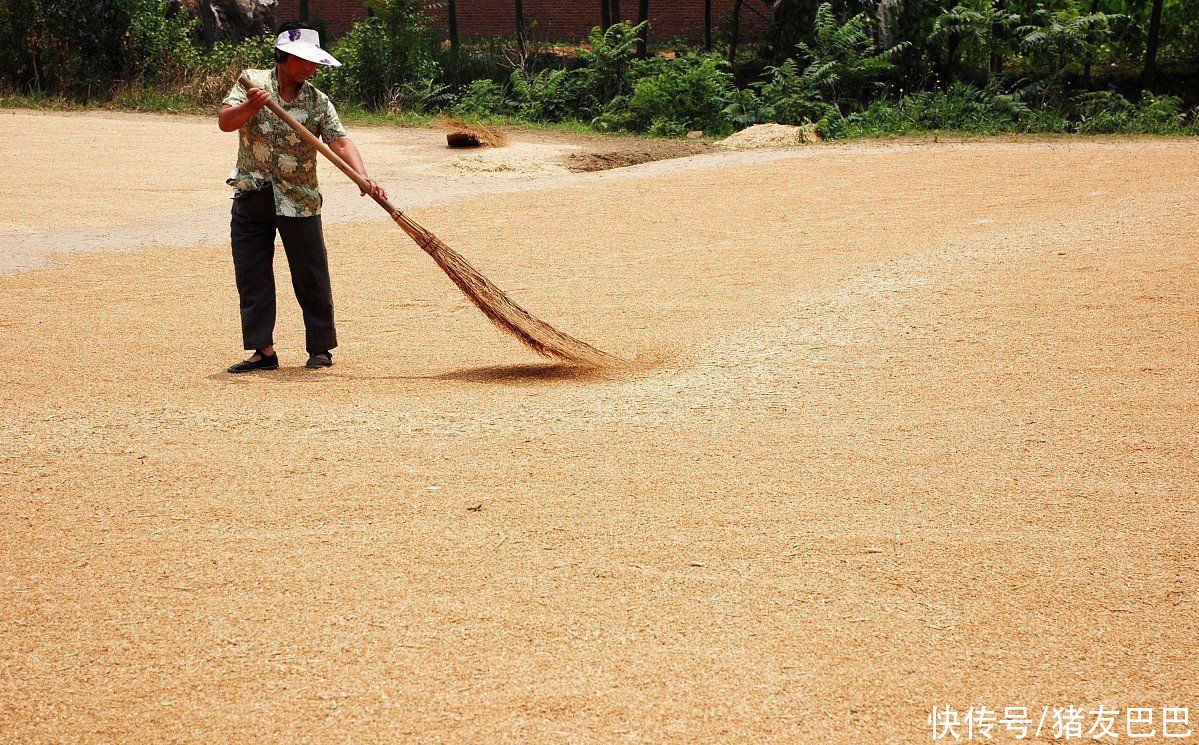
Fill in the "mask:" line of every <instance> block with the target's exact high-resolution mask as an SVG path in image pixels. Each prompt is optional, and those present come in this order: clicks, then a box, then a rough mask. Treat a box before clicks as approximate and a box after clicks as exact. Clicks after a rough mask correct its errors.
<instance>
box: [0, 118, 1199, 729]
mask: <svg viewBox="0 0 1199 745" xmlns="http://www.w3.org/2000/svg"><path fill="white" fill-rule="evenodd" d="M92 116H93V115H78V116H76V115H72V116H45V117H16V116H9V115H3V116H0V132H3V133H4V134H7V135H8V136H9V139H10V140H14V141H15V140H17V139H18V138H20V137H29V138H32V140H33V141H38V142H63V143H66V144H65V145H64V147H67V148H68V149H71V156H70V158H68V157H67V156H66V155H56V154H54V153H52V152H47V153H46V154H45V156H43V155H42V154H41V151H35V150H32V149H30V150H19V151H18V152H16V153H9V154H8V155H6V157H5V161H4V165H5V168H4V169H3V170H2V171H0V197H2V198H3V199H4V200H6V203H9V204H11V205H13V207H14V209H12V210H11V211H10V212H9V213H8V214H7V215H6V217H5V220H6V222H5V223H4V224H3V225H2V226H0V230H2V231H3V234H4V236H5V246H6V247H5V248H4V249H3V251H6V252H12V253H14V254H16V253H20V254H21V256H24V257H25V258H26V259H28V261H25V259H23V260H22V261H23V262H24V263H21V264H20V266H21V267H24V268H23V269H22V270H21V271H11V272H7V273H3V274H0V324H2V325H3V329H4V334H5V341H6V342H7V344H6V358H5V364H4V365H3V366H0V409H2V410H3V413H4V416H3V418H2V419H0V490H2V493H3V494H4V495H5V497H4V498H3V499H0V524H2V525H4V526H5V528H4V529H3V530H0V584H2V585H3V587H4V588H5V591H4V593H2V594H0V733H3V734H2V735H0V738H7V739H10V740H12V741H14V742H59V741H114V740H115V741H155V742H157V741H213V740H219V741H233V742H262V741H281V740H286V741H292V740H310V741H330V740H352V741H365V742H373V741H426V740H443V741H452V742H479V743H497V742H548V741H555V740H571V741H584V742H608V741H618V740H619V741H641V742H745V743H750V742H754V743H756V742H834V743H841V742H843V743H862V742H883V741H891V742H923V741H927V740H928V739H929V733H928V730H927V724H926V720H927V716H928V713H929V710H930V709H931V707H933V706H937V705H946V704H948V705H951V706H954V707H955V708H957V709H961V710H964V709H965V708H966V707H967V706H970V705H979V704H985V705H987V706H988V707H990V708H991V709H992V710H994V709H997V708H998V709H999V710H1002V707H1005V706H1027V707H1030V709H1032V710H1033V711H1035V712H1038V713H1039V712H1040V707H1041V706H1050V707H1066V706H1090V707H1094V706H1096V705H1098V704H1099V703H1101V702H1102V703H1104V704H1105V705H1106V706H1108V707H1120V708H1121V709H1123V708H1125V707H1140V706H1144V707H1157V709H1156V710H1157V712H1158V713H1159V716H1160V711H1161V707H1162V706H1187V705H1190V706H1191V708H1192V710H1193V709H1194V706H1195V704H1196V702H1195V700H1194V695H1195V686H1194V675H1193V671H1194V664H1193V662H1194V658H1195V654H1196V652H1197V651H1199V650H1197V649H1196V642H1195V639H1196V638H1199V620H1197V619H1199V613H1196V604H1197V603H1199V569H1197V564H1196V562H1195V561H1194V557H1195V552H1196V549H1197V548H1199V546H1197V545H1196V540H1195V536H1196V535H1197V534H1199V531H1197V530H1196V529H1197V528H1199V522H1197V520H1199V518H1197V517H1196V515H1197V514H1199V505H1197V504H1196V494H1195V490H1194V483H1193V481H1194V480H1193V478H1192V474H1194V473H1195V471H1196V467H1197V466H1199V463H1197V462H1196V453H1197V451H1199V447H1197V446H1199V443H1197V442H1196V438H1195V432H1196V431H1199V399H1197V398H1196V395H1195V391H1196V385H1197V383H1199V354H1197V352H1196V350H1197V349H1199V338H1197V332H1196V329H1197V328H1199V300H1197V299H1199V273H1197V272H1196V271H1195V267H1196V264H1197V262H1199V255H1197V251H1199V211H1197V210H1199V207H1197V206H1196V202H1195V199H1194V186H1195V184H1196V183H1197V181H1199V145H1197V144H1196V143H1195V142H1194V141H1191V140H1155V139H1137V140H1111V141H1108V140H1069V141H1047V142H1028V141H1021V140H1016V141H1005V142H997V141H978V142H966V143H956V144H946V143H939V144H932V143H898V144H896V143H890V144H884V145H870V144H856V145H853V146H841V145H835V144H833V145H824V146H821V147H819V148H801V149H791V150H778V151H775V150H769V149H767V150H754V151H748V152H744V153H741V152H734V153H724V152H721V153H709V154H701V155H697V156H695V157H691V158H682V159H677V160H669V161H660V162H655V163H646V164H643V165H640V166H637V167H635V168H623V169H616V170H604V171H600V172H596V173H582V174H562V173H559V174H557V176H556V178H555V179H553V180H550V179H545V180H537V179H525V180H521V181H513V180H510V179H506V178H497V177H495V176H494V175H492V174H487V173H476V174H473V175H472V176H471V178H470V179H458V178H453V179H451V178H447V175H446V173H447V172H445V171H439V170H437V169H438V168H440V167H441V166H443V165H444V164H446V163H447V162H448V161H449V160H450V159H451V158H454V157H457V154H455V153H453V152H452V151H449V150H447V149H446V147H445V139H444V133H443V132H441V131H438V130H404V131H394V130H377V131H364V133H363V137H362V140H361V142H362V146H363V149H364V151H365V155H366V157H367V158H368V159H369V160H370V162H371V163H372V164H376V163H377V164H378V167H375V168H372V171H373V172H374V174H375V175H378V174H380V173H383V174H387V176H386V177H385V178H386V179H387V184H388V187H389V191H390V192H391V193H392V194H393V195H394V196H395V201H396V202H397V204H399V205H401V206H405V207H408V206H410V210H409V211H410V213H411V214H412V216H413V218H414V219H416V220H417V221H419V222H420V223H421V224H422V225H425V226H427V227H428V228H429V229H430V230H433V231H434V232H435V233H437V235H438V236H440V237H441V238H442V239H443V240H445V241H446V243H447V244H449V245H451V246H453V247H455V249H457V250H460V251H461V252H462V253H463V255H464V256H466V257H467V258H468V259H469V260H470V261H471V263H472V264H473V265H474V266H476V267H477V268H478V269H479V270H480V271H481V272H483V273H484V274H486V275H487V276H488V277H489V278H490V279H492V280H494V281H495V282H496V283H497V285H499V286H500V287H502V288H503V289H504V290H505V291H507V292H508V293H510V294H511V296H512V297H513V299H514V300H516V301H517V302H520V303H521V304H522V305H524V306H525V307H527V308H528V309H529V310H530V311H531V312H533V313H535V314H537V315H538V316H539V317H541V318H544V319H545V320H546V321H547V322H549V323H552V324H553V325H554V326H555V327H557V328H561V329H568V330H570V331H571V332H572V333H578V334H579V335H580V336H581V338H583V339H584V340H585V341H587V342H588V343H592V344H594V345H596V346H597V347H599V348H601V349H604V350H606V351H610V352H612V353H614V354H617V355H619V356H621V357H624V358H630V359H631V358H636V357H638V356H642V355H649V356H656V359H657V360H658V361H659V364H657V365H656V366H653V367H648V368H645V367H642V368H638V369H623V370H615V371H601V372H599V373H596V372H595V371H581V370H578V369H575V368H571V367H564V366H559V365H555V364H552V363H547V362H545V361H543V360H540V359H538V358H537V357H536V355H534V354H532V353H531V352H529V351H528V350H526V349H524V348H523V347H522V346H521V345H520V344H519V343H517V342H515V341H513V340H511V339H509V338H508V337H507V336H505V335H504V334H501V333H499V332H498V331H497V330H496V329H495V328H493V327H492V326H491V324H489V323H488V322H487V321H486V319H485V318H483V317H482V315H481V314H479V313H478V312H477V311H476V309H475V308H474V307H473V306H471V305H470V303H469V302H468V301H467V300H466V299H465V298H464V297H463V296H462V295H461V293H460V292H459V291H458V289H457V288H456V287H454V286H453V284H452V283H451V282H449V281H448V280H447V278H446V276H445V275H444V274H443V273H442V272H441V271H440V270H439V269H438V268H437V267H436V266H435V265H434V264H433V262H431V261H430V260H429V258H428V257H427V256H426V255H425V254H424V253H423V252H421V251H420V250H419V249H418V248H416V247H415V246H412V245H406V244H405V239H403V236H400V239H399V240H397V235H396V233H397V229H396V227H395V225H394V224H393V223H392V222H391V221H390V220H388V219H387V217H386V216H385V215H382V214H381V213H380V214H378V215H376V214H375V213H379V210H378V208H377V207H375V206H374V205H373V204H369V203H368V204H367V205H366V206H367V207H369V208H370V209H369V210H364V211H362V212H355V211H354V210H358V209H360V207H359V206H358V205H359V202H357V201H355V200H357V189H356V187H353V186H352V185H349V186H348V187H346V190H344V191H336V190H337V189H340V188H342V187H341V186H338V185H336V183H335V181H334V178H335V176H336V173H332V174H330V173H329V172H327V171H322V179H323V183H324V184H326V185H327V187H328V189H329V191H330V192H331V194H332V195H333V196H332V197H331V198H330V199H328V200H327V202H326V210H325V214H326V218H327V226H326V231H327V242H328V245H329V256H330V262H331V264H332V265H333V276H334V277H335V283H334V295H335V297H336V300H337V313H338V323H339V335H340V337H341V339H340V341H341V347H339V351H338V360H337V366H336V367H334V368H332V369H330V370H326V371H323V373H327V374H321V375H320V376H319V377H314V373H313V371H309V370H305V369H304V368H303V361H304V352H303V330H302V328H303V327H302V323H301V319H300V317H299V312H298V310H296V309H294V307H293V306H291V305H290V304H282V303H281V304H280V315H279V323H278V326H277V334H276V339H275V341H276V347H277V349H278V352H279V355H280V360H281V364H282V367H281V368H280V369H279V370H277V371H273V372H270V373H252V374H248V375H244V376H230V375H227V374H225V373H224V372H223V370H224V364H225V363H226V362H227V358H228V356H229V353H230V352H236V350H237V347H238V345H239V343H240V337H239V336H238V322H237V303H236V299H235V298H236V296H235V295H234V293H233V284H232V283H233V277H232V271H231V269H230V267H229V256H228V253H229V247H228V245H227V244H226V243H225V242H224V238H223V236H222V232H223V231H224V230H227V220H228V201H227V200H228V195H227V194H226V193H225V191H224V186H223V183H222V182H221V179H223V177H224V175H225V172H226V171H227V169H228V166H229V159H230V157H231V156H230V153H229V149H228V143H227V141H223V140H220V139H219V138H217V137H216V136H212V137H211V138H210V137H209V135H207V134H205V132H206V130H203V131H202V130H200V129H199V127H198V126H197V125H196V124H195V123H194V122H193V121H192V120H190V119H186V118H159V117H144V118H139V117H132V116H131V115H123V116H122V117H119V118H110V117H107V115H100V116H98V117H95V118H92ZM96 122H110V123H113V124H115V125H116V126H117V127H119V128H120V132H113V131H108V132H105V131H104V128H103V127H100V128H99V129H93V125H94V124H95V123H96ZM89 137H90V138H92V139H91V140H90V142H91V143H92V146H91V147H90V148H84V147H83V145H82V144H80V145H79V146H78V147H76V146H75V145H72V144H71V143H72V142H74V141H75V140H73V139H72V138H76V139H78V140H80V141H82V140H85V139H86V138H89ZM555 137H558V136H557V135H555ZM108 138H119V139H120V140H121V141H123V142H124V143H125V146H126V147H128V148H129V149H131V150H133V151H135V152H144V153H150V152H154V148H155V146H156V145H157V144H161V143H167V144H166V145H165V147H167V148H168V149H170V148H171V147H173V146H170V145H169V143H172V142H176V141H181V140H187V139H188V138H191V142H192V146H191V151H190V152H188V153H176V154H177V155H178V157H179V158H180V165H179V166H178V169H177V170H176V169H174V168H173V167H172V166H170V165H166V164H162V163H161V162H160V161H159V160H158V159H157V158H156V159H154V163H150V162H149V161H148V160H143V161H139V163H140V164H141V166H145V167H141V166H139V167H133V166H126V165H123V164H122V159H121V156H120V155H119V154H118V152H117V151H116V150H115V149H114V148H113V147H111V146H110V145H111V144H112V142H113V141H114V140H113V139H108ZM513 140H514V141H513V144H512V145H511V146H510V147H509V148H505V149H502V150H494V151H493V150H485V151H482V152H480V153H478V154H479V155H483V154H484V153H486V154H489V155H490V154H492V153H501V152H508V151H512V152H517V153H520V152H522V145H529V144H535V145H542V146H550V147H552V148H556V149H557V150H558V152H557V153H555V154H554V155H553V156H551V157H560V156H561V155H562V153H563V152H564V151H565V150H566V145H567V143H564V142H563V141H561V140H560V139H555V140H554V141H553V142H550V141H549V140H548V139H547V140H545V141H540V142H538V143H528V142H521V141H520V140H518V139H516V138H513ZM592 144H593V143H592V142H586V143H583V142H582V141H581V144H580V145H579V147H584V146H586V147H591V146H592ZM171 152H172V153H174V151H173V150H172V151H171ZM523 152H525V153H526V154H527V155H531V154H532V153H531V152H530V151H529V150H528V149H524V150H523ZM545 155H547V153H545V152H544V151H543V152H542V156H545ZM542 156H539V157H542ZM43 157H45V159H46V163H47V165H46V166H45V168H46V169H49V168H51V167H53V168H54V169H56V170H57V171H58V175H57V178H58V181H57V182H55V181H54V180H53V179H51V178H49V177H48V176H47V175H46V173H45V172H44V171H39V170H38V169H39V168H41V166H39V162H40V161H39V159H41V158H43ZM72 159H74V160H73V161H72ZM151 165H153V166H154V167H149V166H151ZM322 167H323V166H322ZM450 172H453V170H452V169H451V170H450ZM96 174H105V178H104V179H100V180H99V181H97V179H96ZM214 181H215V182H216V184H215V185H212V182H214ZM56 183H57V186H56V185H55V184H56ZM89 183H94V187H95V188H94V189H93V190H91V191H89V190H88V189H86V188H82V187H83V186H86V185H87V184H89ZM68 185H70V188H67V186H68ZM172 185H175V186H176V188H178V189H179V190H178V191H176V192H170V191H169V189H171V188H172ZM75 186H79V187H80V188H75ZM172 194H174V196H172ZM137 195H145V200H144V201H145V205H146V206H147V207H148V208H150V209H152V211H153V212H154V214H153V215H146V214H142V213H141V212H138V211H136V210H133V209H132V208H131V207H129V206H128V205H129V203H130V201H135V197H136V196H137ZM430 195H432V196H430ZM101 197H102V198H104V199H105V200H107V201H106V203H107V204H109V205H110V209H105V208H103V207H102V206H100V207H97V206H95V205H93V204H92V203H93V202H94V201H95V200H97V199H100V198H101ZM408 198H410V199H411V200H412V201H411V203H409V202H407V201H406V199H408ZM422 200H427V201H422ZM363 209H364V208H363ZM60 216H65V217H60ZM126 216H127V217H128V220H129V222H128V223H127V224H122V223H121V221H120V219H118V218H122V219H123V218H124V217H126ZM351 218H352V219H351ZM59 220H68V221H69V223H70V226H69V230H68V229H67V226H66V225H62V224H59ZM222 223H223V224H222ZM205 225H210V226H212V228H211V233H210V234H206V233H202V232H185V231H187V230H192V231H198V230H200V229H201V228H203V226H205ZM146 226H151V227H153V226H173V227H170V230H167V229H166V228H163V230H162V231H161V232H157V231H156V232H145V231H147V230H149V228H147V227H146ZM171 231H174V232H171ZM71 236H74V237H71ZM131 242H132V245H131ZM116 246H120V247H122V248H123V249H124V250H123V251H121V252H115V251H113V250H111V248H112V247H116ZM106 247H107V248H106ZM51 248H53V249H54V251H57V253H51V252H50V250H51ZM83 249H87V250H86V251H85V250H83ZM34 258H39V259H40V260H41V263H40V264H38V263H35V262H34V261H33V259H34ZM277 261H279V262H280V266H279V271H278V277H279V287H278V292H279V293H280V295H281V296H286V295H287V294H289V293H290V292H291V287H290V284H289V282H288V279H287V276H288V275H287V272H286V270H284V269H283V266H282V262H283V259H282V257H281V256H280V257H279V258H277ZM13 266H16V265H15V264H14V265H13Z"/></svg>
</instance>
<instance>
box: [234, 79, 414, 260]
mask: <svg viewBox="0 0 1199 745" xmlns="http://www.w3.org/2000/svg"><path fill="white" fill-rule="evenodd" d="M237 82H239V83H241V85H242V87H243V88H245V89H246V90H247V91H248V90H249V89H250V88H251V87H256V86H254V84H253V83H251V82H250V80H249V79H248V78H247V77H246V76H245V75H242V76H241V77H240V78H238V79H237ZM268 93H269V91H268ZM266 105H267V108H269V109H270V110H271V111H273V112H275V116H277V117H279V118H280V119H282V120H283V121H284V122H286V123H287V126H289V127H291V128H292V129H294V130H295V132H296V134H298V135H299V136H300V137H301V138H303V140H304V141H305V142H307V143H308V144H309V145H312V147H314V148H316V150H317V152H319V153H320V154H321V155H323V156H325V157H326V158H328V159H329V160H330V162H332V163H333V165H335V166H337V167H338V169H340V170H341V172H342V173H344V174H345V175H347V176H349V177H350V180H351V181H353V182H354V183H355V184H358V188H359V189H361V190H362V191H364V192H366V193H367V194H370V195H371V199H373V200H375V201H376V202H378V203H379V206H380V207H382V208H383V209H385V210H387V214H389V215H391V219H393V220H395V221H396V222H397V223H399V225H400V227H401V228H403V229H404V232H405V233H407V234H408V235H409V236H410V237H411V238H412V240H414V241H416V243H417V245H419V246H420V247H421V248H422V249H424V250H425V252H427V253H432V251H433V247H432V241H434V240H436V238H434V236H433V234H432V233H430V232H429V231H427V230H425V229H424V228H422V227H421V226H420V225H417V224H416V223H415V222H413V221H412V219H411V218H409V217H408V216H407V215H405V214H404V213H403V212H401V211H400V210H399V209H398V208H397V207H395V206H394V205H393V204H392V203H391V202H389V201H387V200H386V199H384V198H383V197H380V196H376V195H375V194H373V193H372V192H371V186H370V184H369V183H368V182H367V180H366V177H365V176H363V175H362V174H361V173H358V171H355V170H354V169H353V168H351V167H350V164H349V163H347V162H345V160H343V159H342V157H341V156H340V155H338V154H337V153H335V152H333V149H332V148H330V147H329V146H328V145H326V144H325V143H324V142H322V141H321V138H319V137H317V136H316V135H314V134H312V132H309V131H308V128H307V127H305V126H304V125H303V124H300V123H299V122H297V121H296V119H295V117H293V116H292V115H291V114H289V113H287V112H286V111H284V109H283V107H282V106H280V105H279V104H277V103H275V101H274V99H272V98H268V99H267V101H266Z"/></svg>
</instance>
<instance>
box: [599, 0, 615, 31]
mask: <svg viewBox="0 0 1199 745" xmlns="http://www.w3.org/2000/svg"><path fill="white" fill-rule="evenodd" d="M611 25H612V6H611V5H609V4H608V0H600V28H601V29H603V30H604V31H607V30H608V27H609V26H611Z"/></svg>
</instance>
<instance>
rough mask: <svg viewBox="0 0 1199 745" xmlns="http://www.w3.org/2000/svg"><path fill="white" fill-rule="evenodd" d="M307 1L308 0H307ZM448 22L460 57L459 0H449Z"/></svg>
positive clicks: (453, 46) (452, 43) (453, 47)
mask: <svg viewBox="0 0 1199 745" xmlns="http://www.w3.org/2000/svg"><path fill="white" fill-rule="evenodd" d="M305 1H307V0H305ZM445 17H446V24H447V25H448V26H449V27H450V52H451V53H452V54H453V56H454V59H455V60H457V58H458V0H447V1H446V6H445Z"/></svg>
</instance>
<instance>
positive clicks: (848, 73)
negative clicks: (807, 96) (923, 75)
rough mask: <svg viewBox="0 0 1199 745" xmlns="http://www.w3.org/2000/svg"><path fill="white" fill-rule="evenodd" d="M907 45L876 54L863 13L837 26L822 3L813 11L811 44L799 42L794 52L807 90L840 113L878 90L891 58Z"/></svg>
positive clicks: (890, 63)
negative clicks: (800, 61)
mask: <svg viewBox="0 0 1199 745" xmlns="http://www.w3.org/2000/svg"><path fill="white" fill-rule="evenodd" d="M908 46H909V45H908V43H907V42H900V43H898V44H896V45H895V46H893V47H891V48H890V49H885V50H882V51H878V50H877V49H875V46H874V41H873V37H872V36H871V35H870V32H869V31H868V30H867V21H866V15H865V14H864V13H859V14H858V15H856V16H854V17H853V18H850V19H849V20H848V21H845V22H844V23H838V22H837V18H836V16H835V15H834V14H833V6H832V5H831V4H829V3H823V4H821V5H820V7H819V8H817V9H816V27H815V29H814V30H813V35H812V40H811V42H810V43H808V42H800V43H799V45H798V46H797V49H798V50H799V53H800V56H801V57H802V58H803V59H804V60H805V61H806V62H807V67H806V68H804V71H803V78H804V80H805V81H806V83H807V85H808V87H809V88H811V89H812V90H814V91H817V92H819V93H820V94H821V96H823V97H824V99H825V100H827V101H828V102H829V103H830V104H832V105H833V106H835V107H837V109H838V110H844V109H845V107H847V106H851V105H852V104H854V103H855V102H857V101H862V100H865V99H867V98H869V95H870V92H871V91H872V90H876V89H878V88H881V87H882V79H883V78H884V77H885V76H886V75H887V74H888V73H890V72H891V69H892V68H893V67H894V66H895V64H894V58H895V57H896V56H897V55H899V54H901V53H902V52H903V51H904V50H906V49H907V48H908Z"/></svg>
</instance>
